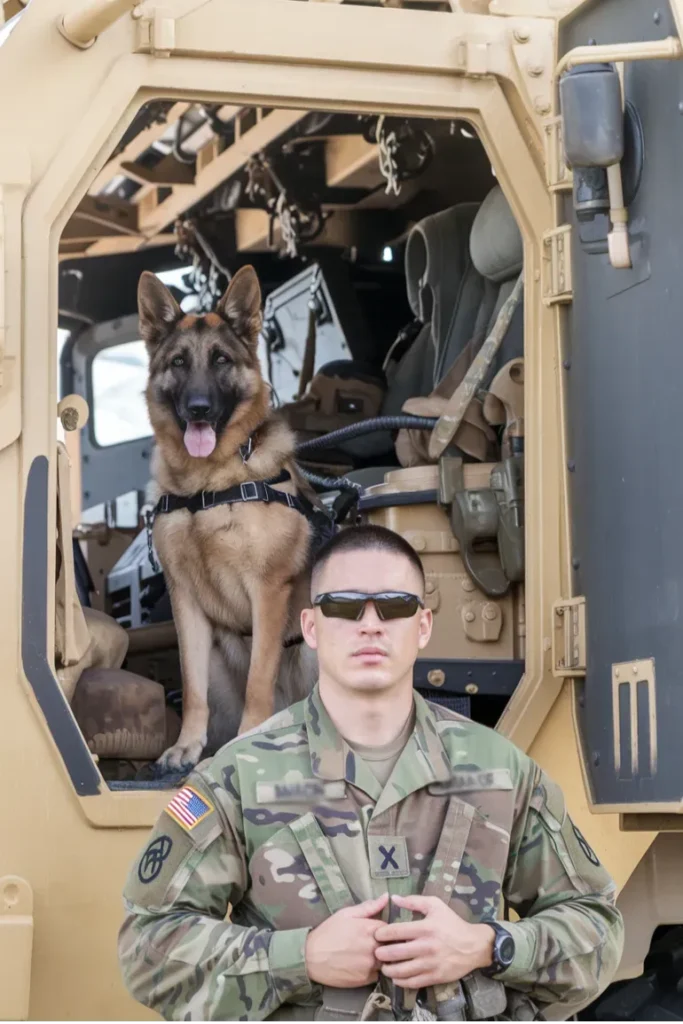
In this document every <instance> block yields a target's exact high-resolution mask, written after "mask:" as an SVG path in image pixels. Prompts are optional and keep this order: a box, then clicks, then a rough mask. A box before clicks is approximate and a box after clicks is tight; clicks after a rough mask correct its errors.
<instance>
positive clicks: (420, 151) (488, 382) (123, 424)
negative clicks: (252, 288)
mask: <svg viewBox="0 0 683 1024" xmlns="http://www.w3.org/2000/svg"><path fill="white" fill-rule="evenodd" d="M265 119H268V122H269V123H272V136H271V138H270V141H269V142H268V143H267V144H266V145H265V146H263V147H262V148H258V149H255V150H254V152H252V153H251V154H250V155H249V156H248V158H245V160H244V161H243V163H242V164H241V165H240V166H239V167H238V168H237V170H235V171H233V172H232V173H231V174H230V175H229V176H227V177H225V178H224V180H222V181H221V183H220V184H219V185H218V186H217V187H213V188H211V190H208V189H205V188H204V187H203V185H202V182H203V172H204V170H205V168H206V167H207V166H209V165H210V164H211V163H213V162H214V161H216V160H219V159H220V158H221V155H222V154H225V153H226V152H227V151H228V150H230V149H231V147H232V146H233V145H235V142H236V140H237V141H241V143H242V145H243V144H244V140H245V139H248V138H249V133H250V132H252V131H255V130H256V129H259V130H260V132H261V134H260V136H259V137H263V131H262V125H263V122H264V120H265ZM140 138H142V139H144V140H145V141H144V144H143V143H142V142H140V141H139V140H140ZM150 140H152V141H150ZM141 147H142V148H141ZM183 197H184V198H183ZM95 201H96V202H97V203H98V204H100V205H101V209H100V219H99V221H98V223H103V222H104V221H108V224H107V226H106V227H102V228H101V234H100V235H98V227H97V224H93V221H92V220H89V219H88V218H87V216H86V215H85V211H86V208H87V204H88V203H93V202H95ZM108 203H109V207H108V205H107V204H108ZM132 207H135V208H136V210H135V214H136V223H137V224H138V230H139V235H135V234H131V230H130V227H129V226H126V227H125V228H124V229H121V232H120V233H118V234H117V231H116V223H117V220H116V218H117V216H118V211H120V210H122V209H124V210H125V209H129V208H132ZM67 228H68V230H65V232H64V234H63V237H62V240H61V242H60V275H59V281H60V294H59V308H60V317H59V323H60V341H59V355H58V361H59V366H60V374H61V395H62V396H64V395H67V394H76V395H81V396H82V397H83V398H84V399H85V400H86V401H87V403H88V407H89V419H88V422H87V423H86V424H85V426H83V427H82V429H79V430H75V431H70V430H68V429H64V425H63V422H62V423H61V424H60V425H59V431H58V438H57V442H58V458H57V465H58V474H57V475H58V520H59V523H60V531H59V537H58V557H57V577H56V623H55V650H54V665H55V672H56V676H57V680H58V682H59V685H60V686H61V688H62V690H63V692H64V694H65V695H66V697H67V700H68V701H69V703H70V705H71V708H72V710H73V713H74V716H75V718H76V721H77V723H78V725H79V727H80V729H81V731H82V734H83V737H84V740H85V742H86V743H87V745H88V747H89V749H90V751H91V752H92V753H93V754H96V755H97V760H98V767H99V770H100V772H101V773H102V775H103V777H104V778H105V780H106V782H107V784H108V785H109V786H110V787H111V788H114V789H121V788H136V787H138V786H154V785H155V784H158V785H162V784H163V783H161V782H157V783H155V776H154V763H155V761H156V758H158V757H159V755H161V754H162V752H163V751H164V750H165V749H166V748H167V747H168V746H169V745H171V744H172V743H173V742H174V741H175V738H176V737H177V735H178V731H179V725H180V713H181V707H182V704H181V701H182V696H181V694H182V680H181V672H180V661H179V654H178V641H177V634H176V629H175V626H174V623H173V614H172V609H171V602H170V598H169V594H168V590H167V588H166V585H165V581H164V575H163V571H162V570H161V569H160V567H159V566H158V561H157V559H156V558H155V557H153V556H154V552H152V557H150V551H149V538H148V532H147V529H146V513H147V512H148V511H149V510H150V509H151V508H152V507H153V505H154V502H155V500H156V499H155V496H154V493H153V487H152V471H151V462H152V456H153V448H154V439H153V435H152V429H151V425H150V422H149V417H148V412H147V406H146V401H145V397H144V393H145V389H146V387H147V377H148V369H149V360H148V356H147V351H146V348H145V344H144V342H143V341H142V340H141V337H140V331H139V325H138V315H137V285H138V281H139V278H140V275H141V273H142V271H143V270H151V271H153V272H155V273H156V274H157V275H158V276H159V277H160V279H161V280H162V281H164V283H165V284H166V285H167V287H169V289H170V290H171V292H172V294H173V295H174V297H175V298H176V301H177V302H179V304H180V305H181V308H182V310H183V311H184V312H185V313H193V314H202V313H206V312H208V311H210V310H211V309H213V308H214V306H215V304H216V302H217V300H218V298H219V297H220V296H221V295H222V294H223V292H224V291H225V288H226V286H227V283H228V279H229V276H230V275H232V274H234V273H235V272H236V271H237V270H238V268H239V267H241V266H244V265H245V264H251V265H253V266H254V268H255V269H256V272H257V274H258V277H259V280H260V284H261V288H262V293H263V297H264V304H263V326H262V330H261V333H260V337H259V359H260V364H261V369H262V373H263V375H264V376H265V378H266V380H267V381H268V383H269V385H270V390H271V395H272V404H273V405H274V406H276V407H278V408H279V410H280V412H281V414H282V415H283V416H284V417H285V418H286V419H287V421H288V422H289V423H290V425H291V426H292V427H293V429H294V430H295V431H296V433H297V436H298V439H299V442H300V443H305V442H309V443H310V446H309V448H308V449H307V450H304V451H302V452H301V455H300V464H301V466H302V468H303V469H304V470H305V471H306V472H307V474H308V475H309V479H310V480H312V481H314V482H315V481H317V483H315V488H316V490H317V491H318V493H319V495H320V496H321V498H322V500H323V502H324V503H325V505H326V506H327V507H328V508H329V509H333V510H334V513H335V515H336V516H337V519H338V521H339V520H341V523H342V528H347V527H350V526H352V525H353V524H354V523H355V522H372V523H379V524H382V525H384V526H387V527H389V528H390V529H393V530H395V531H397V532H399V533H401V534H402V535H403V536H404V537H405V538H406V539H407V540H408V541H409V542H410V543H411V544H412V545H413V547H414V548H415V549H416V551H417V552H418V554H419V555H420V557H421V558H422V561H423V565H424V568H425V572H426V574H427V603H428V605H429V607H430V608H432V610H433V612H434V623H435V625H434V632H433V636H432V640H431V641H430V644H429V647H428V648H427V649H426V651H425V652H423V657H421V658H420V659H419V661H418V664H417V666H416V676H415V685H416V687H417V688H418V689H419V690H420V692H421V693H422V694H423V695H424V696H426V697H427V698H428V699H430V700H434V701H436V702H438V703H441V704H444V705H446V706H448V707H450V708H452V709H454V710H456V711H459V712H460V713H462V714H464V715H467V716H469V717H472V718H474V719H476V720H478V721H481V722H484V723H485V724H487V725H491V726H493V725H495V723H496V721H497V720H498V718H499V717H500V714H501V713H502V711H503V709H504V708H505V706H506V704H507V702H508V700H509V698H510V696H511V694H512V693H513V692H514V690H515V688H516V686H517V685H518V683H519V681H520V679H521V677H522V674H523V671H524V635H525V626H524V622H525V615H524V562H525V553H524V516H523V509H524V436H523V422H524V419H523V394H524V332H523V298H522V295H521V275H522V270H523V268H522V241H521V236H520V233H519V230H518V228H517V225H516V223H515V221H514V218H513V215H512V212H511V210H510V207H509V205H508V202H507V200H506V199H505V196H504V195H503V192H502V190H501V189H500V186H499V185H498V184H497V179H496V176H495V172H494V170H493V168H492V167H491V164H490V161H489V158H488V156H487V154H486V152H485V150H484V147H483V145H482V144H481V142H480V140H479V138H478V136H477V133H476V131H475V129H474V127H473V126H472V125H470V124H469V123H466V122H464V121H460V120H458V121H455V120H454V121H448V120H437V119H420V118H410V119H408V118H402V117H393V116H392V117H388V116H387V117H384V116H379V115H378V116H369V115H366V114H363V115H349V114H336V113H335V114H333V113H328V112H324V111H313V112H310V113H308V114H306V115H305V116H303V117H298V118H295V117H294V116H293V112H291V111H283V110H270V109H268V110H266V109H262V108H237V107H233V106H227V105H216V104H214V105H207V104H201V103H187V102H175V101H171V100H169V101H159V100H155V101H153V102H152V103H149V104H147V105H146V106H145V107H143V108H142V109H141V110H140V111H139V112H138V114H137V115H136V117H135V118H134V119H133V122H132V123H131V125H130V127H129V128H128V129H127V131H126V132H125V134H124V136H123V138H122V139H121V142H120V144H119V145H118V146H117V148H116V149H115V150H114V152H113V154H112V156H111V158H110V160H109V162H108V163H107V165H106V166H105V168H104V169H103V171H101V172H100V173H99V174H98V176H97V178H96V179H95V181H94V182H93V184H92V186H91V189H90V191H89V193H88V195H87V196H86V197H85V198H84V200H83V202H82V203H81V204H80V205H79V207H78V208H77V209H76V211H75V213H74V215H73V217H72V218H71V220H70V221H69V223H68V225H67ZM491 337H494V338H495V339H496V346H495V354H494V356H493V358H492V359H491V361H490V363H489V365H488V366H487V367H486V371H485V373H484V374H483V376H482V377H481V379H478V380H477V382H476V389H475V394H474V397H473V399H472V400H470V401H469V402H468V403H466V404H465V405H464V406H462V407H460V411H459V413H458V416H459V426H458V429H457V431H456V432H455V434H451V436H446V435H443V436H442V438H441V441H440V446H439V451H438V454H437V455H436V456H435V454H434V436H435V434H436V433H438V429H439V428H437V430H435V432H434V434H432V433H431V431H429V430H426V429H422V430H417V429H412V430H409V429H406V427H405V425H404V426H403V427H401V426H400V421H397V422H395V423H394V422H388V423H385V425H384V427H383V428H382V429H378V430H373V431H371V432H367V431H364V428H362V427H361V426H360V425H361V424H363V423H365V421H367V420H370V419H372V418H375V417H379V416H381V417H399V416H401V415H406V414H408V415H412V416H421V417H426V418H427V420H428V422H429V421H431V422H434V423H437V422H438V421H440V417H441V416H442V415H443V413H444V412H452V409H453V405H452V403H453V402H454V396H456V394H462V389H460V391H459V385H461V384H462V381H463V379H464V378H465V375H466V374H467V373H468V371H470V369H471V367H472V363H473V360H474V357H475V356H476V354H477V353H478V352H479V351H480V350H481V347H482V345H483V343H484V342H485V341H486V340H487V339H489V338H491ZM449 403H450V404H449ZM441 426H443V423H441ZM340 431H341V434H340V433H339V432H340ZM329 435H333V436H332V438H331V440H329V438H328V436H329ZM105 711H106V714H105ZM233 717H234V716H233ZM237 720H239V716H238V717H237ZM214 731H215V736H214V737H213V741H212V738H211V730H210V743H209V747H207V748H206V750H205V752H204V753H205V755H208V754H211V753H213V752H214V750H215V749H216V745H217V744H218V743H219V742H220V743H223V742H226V741H227V740H228V739H229V738H231V735H234V728H233V731H232V733H231V732H230V729H229V728H228V727H227V726H226V729H224V730H223V732H222V733H221V730H220V729H217V730H214ZM212 742H213V747H212V745H211V744H212Z"/></svg>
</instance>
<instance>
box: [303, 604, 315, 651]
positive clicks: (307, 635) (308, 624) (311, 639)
mask: <svg viewBox="0 0 683 1024" xmlns="http://www.w3.org/2000/svg"><path fill="white" fill-rule="evenodd" d="M301 635H302V637H303V638H304V640H305V641H306V643H307V644H308V646H309V647H310V648H312V649H313V650H314V651H317V649H318V639H317V637H316V635H315V612H314V611H313V609H312V608H303V609H302V611H301Z"/></svg>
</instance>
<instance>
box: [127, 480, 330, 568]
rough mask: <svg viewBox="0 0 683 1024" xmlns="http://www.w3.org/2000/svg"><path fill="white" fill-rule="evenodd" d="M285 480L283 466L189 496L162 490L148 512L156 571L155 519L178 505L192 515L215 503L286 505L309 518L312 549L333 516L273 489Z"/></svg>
mask: <svg viewBox="0 0 683 1024" xmlns="http://www.w3.org/2000/svg"><path fill="white" fill-rule="evenodd" d="M245 461H246V460H245ZM287 480H291V475H290V473H289V472H288V471H287V470H286V469H283V470H282V472H281V473H280V474H279V475H278V476H276V477H272V478H271V479H270V480H246V481H245V482H244V483H241V484H235V486H234V487H227V488H226V489H225V490H223V491H199V493H198V494H191V495H188V496H185V495H180V494H162V496H161V497H160V498H159V500H158V502H157V503H156V505H155V506H154V508H153V509H152V511H151V512H148V513H147V550H148V554H149V560H150V563H151V566H152V568H153V569H154V571H155V572H159V568H160V567H159V565H158V563H157V561H156V558H155V556H154V547H153V542H152V527H153V525H154V520H155V519H156V517H157V516H158V515H164V514H166V513H169V512H178V511H180V510H181V509H186V510H187V511H188V512H191V513H192V515H195V514H196V513H198V512H204V511H206V510H207V509H210V508H215V507H216V505H234V504H237V503H239V502H250V501H262V502H264V503H265V504H272V503H276V504H280V505H287V507H288V508H291V509H294V511H295V512H298V513H299V514H300V515H302V516H305V517H306V519H308V521H309V523H310V524H311V527H312V529H313V549H314V550H315V549H316V548H318V547H320V546H321V545H322V544H323V543H324V542H325V541H326V540H327V539H328V538H329V537H331V536H332V534H333V533H335V532H336V528H335V524H334V520H333V519H332V517H331V516H329V515H328V514H327V513H326V512H323V511H322V509H318V508H315V506H314V505H313V504H312V503H311V502H310V501H309V500H308V498H306V497H304V496H299V495H294V494H289V493H287V492H286V491H277V490H275V487H274V485H275V484H282V483H285V482H286V481H287Z"/></svg>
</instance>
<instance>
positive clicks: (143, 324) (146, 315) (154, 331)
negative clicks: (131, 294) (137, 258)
mask: <svg viewBox="0 0 683 1024" xmlns="http://www.w3.org/2000/svg"><path fill="white" fill-rule="evenodd" d="M138 313H139V316H140V334H141V335H142V337H143V338H144V339H145V341H146V342H147V346H148V347H149V348H154V347H155V346H156V345H158V344H159V342H161V341H163V340H164V338H166V337H167V336H168V334H169V333H170V330H171V328H172V327H173V324H174V323H175V322H176V320H179V319H180V318H181V317H182V315H183V311H182V309H181V308H180V306H179V305H178V303H177V302H176V300H175V299H174V298H173V296H172V295H171V293H170V291H169V290H168V288H167V287H166V286H165V285H163V284H162V283H161V281H160V280H159V278H158V277H157V276H156V274H152V273H151V272H150V271H149V270H145V271H144V273H143V274H142V276H141V277H140V281H139V283H138Z"/></svg>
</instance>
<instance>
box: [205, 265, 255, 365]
mask: <svg viewBox="0 0 683 1024" xmlns="http://www.w3.org/2000/svg"><path fill="white" fill-rule="evenodd" d="M216 312H217V313H218V315H219V316H222V317H223V319H224V320H227V322H228V323H229V324H230V326H231V327H232V329H233V331H234V332H235V334H237V335H238V337H240V338H244V340H245V341H247V342H249V344H251V345H253V346H256V343H257V341H258V334H259V331H260V330H261V286H260V285H259V281H258V277H257V276H256V271H255V270H254V268H253V267H252V266H246V267H240V269H239V270H238V271H237V273H236V274H235V276H234V277H233V279H232V281H231V282H230V284H229V285H228V289H227V291H226V293H225V295H224V296H223V298H222V299H221V300H220V302H219V303H218V305H217V306H216Z"/></svg>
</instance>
